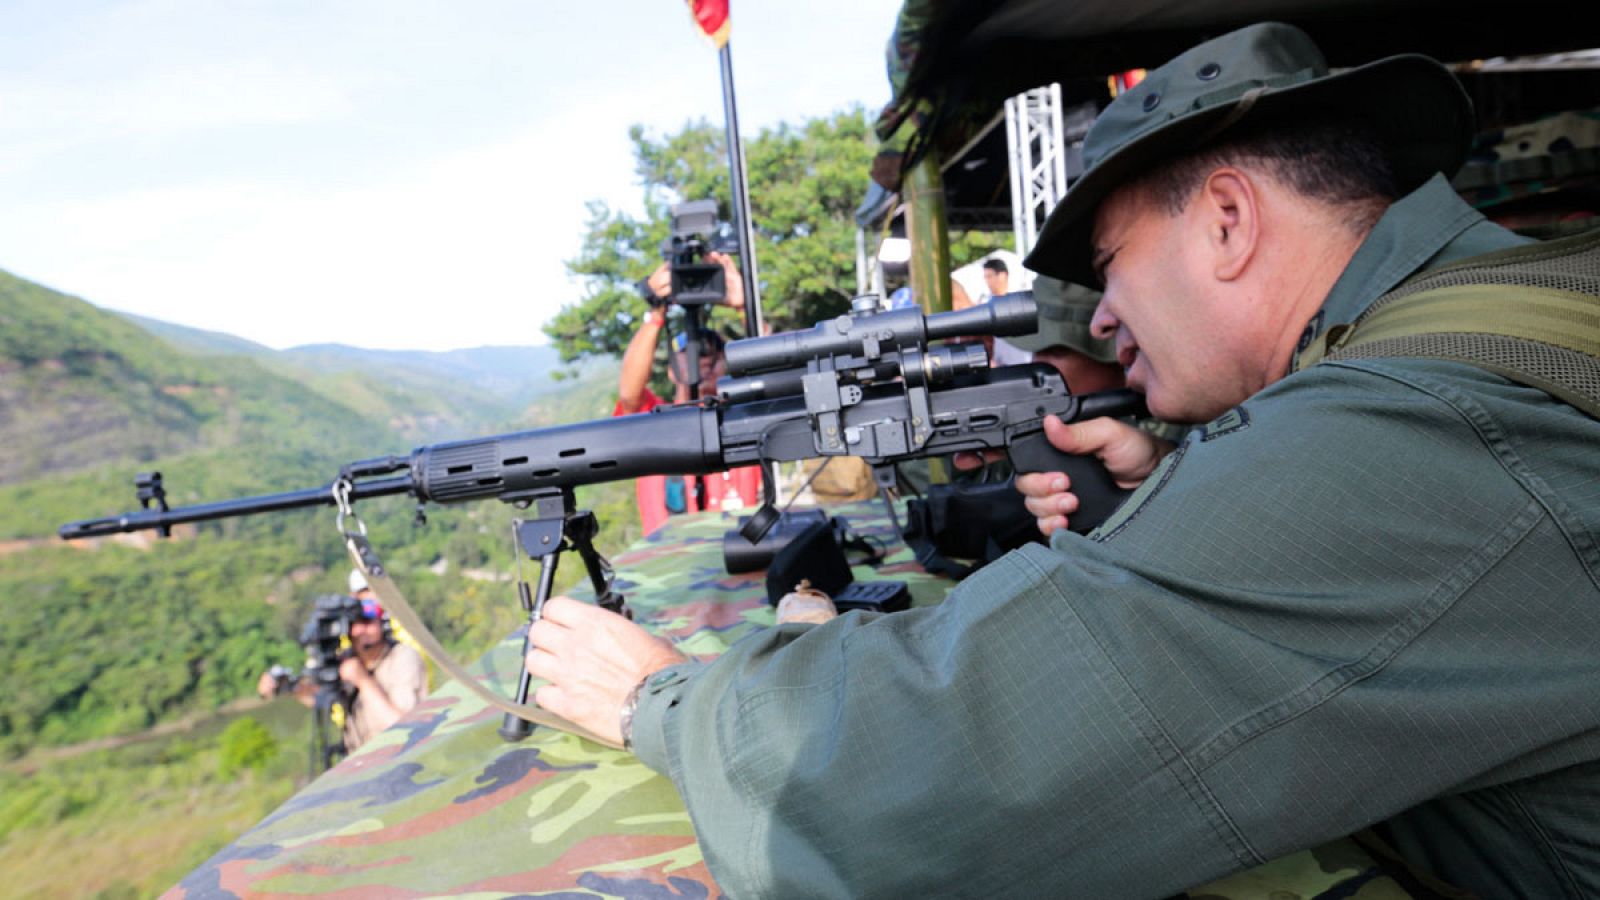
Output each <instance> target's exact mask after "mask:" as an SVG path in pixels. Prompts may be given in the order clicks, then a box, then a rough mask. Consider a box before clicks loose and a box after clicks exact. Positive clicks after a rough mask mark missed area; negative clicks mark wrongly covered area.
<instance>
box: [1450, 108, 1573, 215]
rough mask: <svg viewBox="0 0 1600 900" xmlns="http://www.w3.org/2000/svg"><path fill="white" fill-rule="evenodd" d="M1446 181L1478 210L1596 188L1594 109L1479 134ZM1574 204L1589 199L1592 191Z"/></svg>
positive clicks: (1567, 113) (1552, 116)
mask: <svg viewBox="0 0 1600 900" xmlns="http://www.w3.org/2000/svg"><path fill="white" fill-rule="evenodd" d="M1451 184H1452V185H1453V186H1454V187H1455V188H1456V191H1457V192H1458V193H1460V194H1461V196H1462V197H1463V198H1464V199H1466V201H1467V202H1468V203H1471V204H1472V205H1473V206H1474V207H1476V208H1478V209H1480V210H1489V209H1494V208H1497V207H1501V206H1505V205H1507V204H1511V203H1513V202H1517V201H1525V200H1528V199H1529V198H1534V197H1540V196H1545V195H1550V194H1556V193H1559V192H1561V191H1567V190H1572V189H1574V188H1579V187H1588V188H1589V189H1590V190H1591V192H1592V191H1594V190H1597V189H1600V108H1595V109H1582V110H1569V111H1566V112H1561V113H1556V114H1554V115H1550V116H1545V117H1544V118H1541V119H1536V120H1534V121H1532V122H1525V123H1522V124H1519V125H1512V126H1507V127H1505V128H1498V129H1495V130H1492V131H1486V132H1483V133H1481V134H1479V135H1478V136H1477V137H1476V138H1475V139H1474V140H1473V143H1472V150H1471V153H1470V154H1469V156H1468V157H1467V162H1466V164H1465V165H1464V166H1462V167H1461V171H1460V172H1458V173H1457V174H1456V176H1455V178H1453V179H1451ZM1579 202H1583V203H1585V204H1587V203H1592V193H1591V196H1590V197H1587V198H1583V199H1582V200H1580V201H1579ZM1582 208H1583V209H1585V210H1588V209H1589V208H1590V207H1589V206H1588V205H1584V206H1583V207H1582Z"/></svg>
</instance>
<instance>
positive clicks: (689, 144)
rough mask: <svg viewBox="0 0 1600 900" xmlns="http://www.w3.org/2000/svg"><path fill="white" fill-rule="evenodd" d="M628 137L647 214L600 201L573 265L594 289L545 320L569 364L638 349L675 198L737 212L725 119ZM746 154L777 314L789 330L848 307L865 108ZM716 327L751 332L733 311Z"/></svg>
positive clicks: (770, 300) (720, 314)
mask: <svg viewBox="0 0 1600 900" xmlns="http://www.w3.org/2000/svg"><path fill="white" fill-rule="evenodd" d="M629 136H630V137H631V138H632V140H633V145H634V159H635V166H636V172H637V174H638V176H639V180H640V183H641V184H642V185H643V188H644V206H645V210H646V214H645V216H644V218H642V219H640V218H635V217H633V216H632V215H630V214H628V213H627V212H624V211H620V210H614V209H611V208H610V207H608V206H606V205H605V204H604V203H599V202H596V203H592V204H590V206H589V222H588V225H587V226H586V231H585V235H584V242H583V246H582V248H581V250H580V251H579V253H578V256H577V257H576V258H575V259H571V260H568V262H567V269H568V271H569V272H571V273H572V274H573V275H576V276H579V277H580V278H581V279H582V280H583V283H584V295H583V298H582V299H581V300H578V301H577V302H574V303H571V304H568V305H567V306H565V307H564V308H563V309H562V310H561V312H560V313H558V314H557V315H556V316H555V317H554V318H553V319H552V320H551V321H550V322H549V323H547V324H546V325H545V327H544V331H545V334H547V335H548V336H549V337H550V339H551V340H552V341H553V342H554V343H555V345H556V347H557V348H558V349H559V350H560V352H561V358H562V361H564V362H575V361H577V360H580V359H583V358H585V357H589V356H614V355H618V354H620V353H621V352H622V351H623V349H624V348H625V347H626V346H627V343H628V339H629V338H630V337H632V336H633V333H634V331H635V330H636V329H637V327H638V321H639V317H640V316H641V315H642V314H643V312H644V310H645V304H644V301H643V300H642V299H641V298H640V297H639V294H638V293H637V291H636V290H635V288H634V285H635V284H636V283H637V282H638V281H639V279H641V278H643V277H645V276H646V275H648V274H650V272H651V271H652V270H653V269H654V268H655V267H656V266H657V265H659V264H660V262H661V253H660V248H661V243H662V240H663V239H665V238H666V236H667V234H668V229H669V220H670V209H671V207H672V205H673V204H675V203H679V202H682V201H686V200H699V199H705V198H711V199H714V200H716V201H717V205H718V207H719V209H720V211H721V217H722V218H723V220H725V221H732V216H731V214H730V213H731V209H732V204H731V201H730V188H729V182H728V164H727V153H726V146H727V144H726V141H725V138H724V133H723V129H722V128H720V127H713V126H712V125H710V124H708V123H706V122H704V121H701V122H697V123H692V124H690V125H688V126H686V127H685V128H684V129H683V130H682V131H680V132H678V133H677V134H673V135H668V136H665V137H660V138H657V137H653V136H650V135H647V134H646V133H645V131H644V129H643V128H641V127H639V126H634V127H633V129H632V130H631V131H630V132H629ZM745 155H746V168H747V169H748V170H749V175H750V186H749V190H750V203H751V220H752V221H753V223H754V225H755V232H756V259H757V263H758V269H759V271H760V278H761V300H762V311H763V314H764V315H765V317H766V319H767V321H769V322H770V323H771V324H772V328H773V330H775V331H783V330H789V329H793V328H800V327H806V326H809V325H810V324H811V323H813V322H815V321H817V320H818V319H822V318H826V317H829V316H834V315H838V314H839V313H841V312H844V311H846V310H848V309H849V303H850V296H851V294H853V293H854V290H855V221H854V219H853V218H852V214H853V213H854V212H855V208H856V206H857V205H858V204H859V203H860V202H861V197H862V196H863V194H864V193H865V191H866V186H867V166H868V164H869V162H870V161H871V156H872V149H871V146H870V144H869V143H868V135H867V126H866V122H865V119H864V118H863V116H862V113H861V110H860V109H859V108H856V109H847V110H844V111H841V112H838V113H835V114H834V115H832V116H829V117H826V118H821V119H812V120H810V121H807V122H804V123H802V124H799V125H788V124H785V125H780V126H778V127H777V128H772V129H765V130H763V131H762V132H761V133H760V135H759V136H757V137H756V138H755V139H754V140H753V141H750V142H749V144H748V146H747V147H746V154H745ZM711 324H712V325H713V327H717V328H720V329H722V330H724V331H731V332H733V333H741V334H742V331H743V328H742V323H741V321H740V320H739V318H738V316H737V314H735V313H734V312H733V311H732V310H728V309H717V310H713V311H712V316H711ZM658 369H659V367H658Z"/></svg>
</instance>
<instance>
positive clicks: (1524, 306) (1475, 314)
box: [1299, 230, 1600, 419]
mask: <svg viewBox="0 0 1600 900" xmlns="http://www.w3.org/2000/svg"><path fill="white" fill-rule="evenodd" d="M1389 357H1407V358H1426V359H1447V360H1454V361H1457V362H1464V363H1469V364H1471V365H1475V366H1478V367H1480V368H1484V369H1488V370H1489V371H1491V372H1494V373H1495V374H1497V375H1501V376H1503V377H1505V378H1508V379H1510V380H1512V381H1515V382H1517V383H1519V384H1525V385H1529V386H1531V387H1536V388H1538V389H1540V390H1542V391H1544V392H1546V393H1548V394H1550V395H1551V396H1553V397H1555V398H1557V399H1559V400H1562V401H1564V402H1566V403H1569V404H1571V405H1572V406H1574V407H1577V408H1578V409H1580V410H1582V411H1583V412H1585V413H1587V414H1588V415H1589V416H1591V417H1593V418H1596V419H1600V230H1597V231H1591V232H1587V233H1585V234H1580V235H1576V236H1574V237H1570V238H1564V239H1561V240H1557V241H1548V242H1545V243H1540V244H1528V245H1525V246H1522V247H1514V248H1511V249H1508V250H1501V251H1498V252H1495V253H1487V254H1484V255H1482V256H1475V257H1472V258H1471V259H1467V260H1463V261H1461V262H1459V263H1455V264H1453V265H1450V266H1445V267H1443V268H1440V269H1434V270H1433V271H1430V272H1426V273H1424V274H1422V275H1418V276H1416V277H1414V278H1411V279H1409V280H1407V281H1406V282H1404V283H1403V284H1401V285H1400V286H1399V287H1397V288H1395V289H1394V290H1393V291H1390V292H1389V293H1387V294H1385V295H1383V296H1382V297H1379V298H1378V299H1377V300H1376V301H1374V302H1373V304H1372V306H1371V307H1369V308H1368V309H1367V311H1366V312H1365V313H1362V315H1361V316H1360V317H1359V318H1357V319H1356V321H1355V322H1354V323H1352V324H1349V325H1337V326H1334V327H1332V328H1330V329H1328V331H1327V332H1326V333H1325V334H1324V335H1323V338H1322V340H1320V341H1315V342H1313V343H1312V344H1311V346H1310V347H1308V348H1306V350H1305V351H1304V352H1302V353H1301V355H1300V360H1299V363H1300V368H1305V367H1306V366H1309V365H1312V364H1314V363H1317V362H1322V361H1324V360H1344V359H1379V358H1389Z"/></svg>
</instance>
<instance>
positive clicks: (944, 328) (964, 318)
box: [724, 294, 1039, 375]
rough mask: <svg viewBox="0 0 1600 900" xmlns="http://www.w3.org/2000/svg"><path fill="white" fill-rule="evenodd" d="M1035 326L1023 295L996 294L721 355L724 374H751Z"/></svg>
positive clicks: (861, 316)
mask: <svg viewBox="0 0 1600 900" xmlns="http://www.w3.org/2000/svg"><path fill="white" fill-rule="evenodd" d="M1038 321H1039V318H1038V306H1036V305H1035V304H1034V302H1033V298H1032V297H1031V296H1029V295H1026V294H1002V295H1001V296H999V297H995V298H994V299H992V300H990V301H989V302H988V303H985V304H982V305H980V306H973V307H970V308H968V309H962V310H955V311H953V312H942V313H934V314H932V315H924V314H923V312H922V310H920V309H915V308H911V309H894V310H889V311H887V312H874V311H871V310H867V309H863V308H861V307H858V308H857V311H856V314H855V315H853V316H840V317H838V318H837V319H833V320H831V321H827V322H818V323H817V324H816V325H815V326H814V327H812V328H811V329H810V330H809V331H788V332H784V333H783V334H774V335H771V336H769V337H753V338H745V339H743V340H738V341H732V342H730V343H729V344H728V346H727V347H726V348H725V349H724V354H725V356H726V358H727V360H728V374H729V375H755V374H759V373H762V372H773V371H777V370H779V369H791V368H796V367H801V368H803V367H804V366H805V364H806V363H807V362H809V361H811V360H813V359H818V358H823V357H830V356H860V357H863V358H865V359H868V360H872V359H876V358H877V357H878V356H879V355H880V354H882V353H886V352H891V351H895V350H900V349H909V348H917V347H924V346H926V345H927V343H928V342H929V341H937V340H942V339H944V338H952V337H960V336H962V335H984V334H987V335H992V336H994V337H1010V336H1013V335H1019V334H1031V333H1032V332H1033V331H1034V330H1035V329H1036V328H1037V327H1038Z"/></svg>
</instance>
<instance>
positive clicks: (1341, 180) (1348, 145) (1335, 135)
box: [1137, 110, 1400, 231]
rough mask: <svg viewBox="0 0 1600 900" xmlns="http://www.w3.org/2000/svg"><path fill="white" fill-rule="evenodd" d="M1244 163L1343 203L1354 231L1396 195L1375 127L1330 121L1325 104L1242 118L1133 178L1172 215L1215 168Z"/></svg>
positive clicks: (1329, 201)
mask: <svg viewBox="0 0 1600 900" xmlns="http://www.w3.org/2000/svg"><path fill="white" fill-rule="evenodd" d="M1251 163H1253V164H1255V165H1257V166H1260V167H1261V168H1263V169H1265V170H1267V171H1268V172H1269V173H1270V174H1271V175H1272V176H1273V177H1275V178H1277V179H1278V180H1279V181H1282V182H1283V183H1284V184H1286V185H1287V186H1289V187H1290V188H1292V189H1293V190H1295V191H1296V192H1298V193H1299V194H1301V195H1302V196H1304V197H1306V198H1308V199H1311V200H1317V201H1320V202H1322V203H1325V204H1327V205H1329V206H1332V207H1335V208H1340V209H1342V210H1343V211H1344V213H1345V224H1346V225H1347V226H1349V227H1350V228H1351V229H1352V230H1355V231H1365V230H1367V229H1370V228H1371V227H1372V226H1373V225H1374V224H1376V222H1377V221H1378V218H1379V217H1380V216H1382V215H1383V211H1384V210H1385V209H1387V208H1388V206H1389V204H1391V203H1393V202H1394V200H1395V198H1396V197H1398V196H1399V194H1400V190H1399V186H1398V182H1397V180H1396V178H1395V175H1394V167H1393V165H1392V164H1391V163H1390V161H1389V157H1388V154H1386V153H1385V152H1384V145H1383V143H1382V141H1380V140H1379V139H1378V137H1377V133H1376V132H1374V131H1373V130H1372V129H1370V128H1368V127H1367V126H1365V125H1364V124H1362V123H1361V122H1359V121H1355V120H1352V119H1344V120H1340V119H1337V118H1335V119H1329V118H1327V112H1326V111H1325V110H1324V111H1316V110H1312V111H1307V112H1304V113H1296V114H1290V115H1283V116H1274V117H1271V118H1269V119H1263V120H1262V121H1260V122H1256V123H1253V124H1247V125H1245V126H1243V127H1242V128H1241V129H1240V130H1239V131H1237V132H1236V133H1234V134H1231V135H1229V136H1228V137H1227V138H1226V139H1225V140H1223V141H1220V142H1218V143H1215V144H1212V145H1210V146H1208V147H1204V148H1201V149H1200V150H1196V151H1194V152H1192V153H1189V154H1188V155H1186V156H1181V157H1179V158H1177V159H1175V160H1172V161H1170V162H1168V163H1166V164H1164V165H1162V166H1160V167H1159V168H1157V169H1155V170H1154V171H1152V172H1150V173H1149V174H1147V175H1145V176H1144V177H1142V178H1140V179H1139V180H1138V182H1137V183H1138V184H1139V186H1140V188H1141V189H1142V190H1144V192H1145V195H1146V196H1147V197H1148V198H1149V199H1150V200H1152V201H1153V202H1155V203H1156V205H1157V206H1158V207H1159V208H1161V209H1163V210H1165V211H1166V212H1167V213H1168V214H1171V215H1176V214H1177V213H1179V212H1181V211H1182V210H1183V208H1184V207H1185V206H1186V205H1187V204H1188V202H1189V199H1190V198H1191V197H1193V196H1194V192H1195V191H1197V190H1199V189H1200V185H1201V183H1202V182H1203V181H1204V180H1205V177H1206V176H1207V175H1209V174H1210V173H1211V172H1212V171H1214V170H1215V169H1216V168H1217V167H1218V166H1222V165H1235V164H1251Z"/></svg>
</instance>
